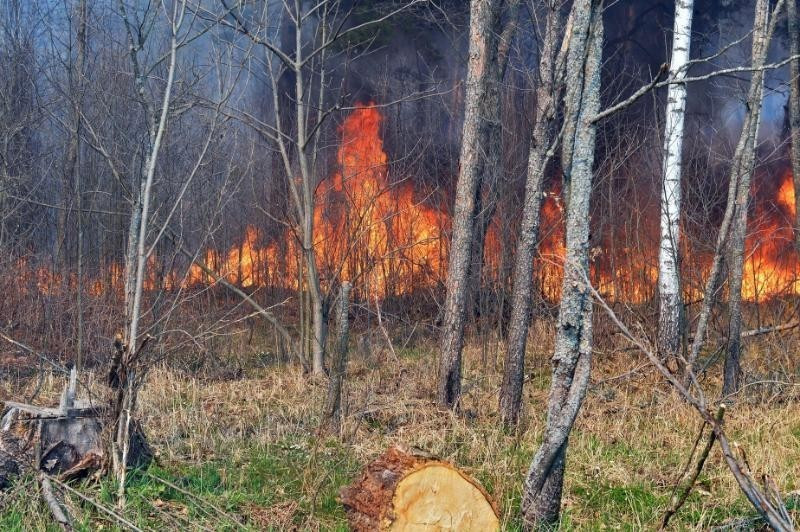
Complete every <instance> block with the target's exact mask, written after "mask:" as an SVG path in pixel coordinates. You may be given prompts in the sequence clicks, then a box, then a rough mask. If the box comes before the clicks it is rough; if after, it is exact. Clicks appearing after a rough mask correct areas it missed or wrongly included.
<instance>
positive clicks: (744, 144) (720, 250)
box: [687, 0, 783, 382]
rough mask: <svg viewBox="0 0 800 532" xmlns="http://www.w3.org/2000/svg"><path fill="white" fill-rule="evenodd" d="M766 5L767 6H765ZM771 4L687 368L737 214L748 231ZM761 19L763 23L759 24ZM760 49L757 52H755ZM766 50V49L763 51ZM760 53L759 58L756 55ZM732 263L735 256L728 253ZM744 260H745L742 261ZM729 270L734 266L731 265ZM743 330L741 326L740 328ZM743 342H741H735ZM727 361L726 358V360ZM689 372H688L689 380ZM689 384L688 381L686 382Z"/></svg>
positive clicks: (760, 15)
mask: <svg viewBox="0 0 800 532" xmlns="http://www.w3.org/2000/svg"><path fill="white" fill-rule="evenodd" d="M782 3H783V0H779V2H778V4H777V5H776V6H775V10H774V13H777V12H778V10H779V9H780V7H781V4H782ZM765 4H766V5H765ZM768 8H769V6H768V2H765V1H763V0H758V2H757V3H756V18H755V22H754V25H753V59H752V61H753V67H754V70H753V72H752V77H751V80H750V89H749V91H748V96H747V102H748V105H747V107H746V109H745V115H744V122H743V124H742V132H741V134H740V135H739V141H738V142H737V144H736V150H735V151H734V154H733V163H732V165H731V171H730V178H729V183H728V198H727V203H726V205H725V213H724V214H723V217H722V223H721V224H720V229H719V233H718V234H717V241H716V245H715V249H714V257H713V258H712V261H711V268H710V269H709V274H708V279H706V285H705V288H704V291H703V306H702V308H701V309H700V313H699V315H698V318H697V329H696V331H695V334H694V340H693V341H692V346H691V349H690V351H689V359H688V368H689V369H694V365H695V363H696V362H697V357H698V356H699V355H700V349H702V347H703V344H704V343H705V336H706V333H707V331H708V323H709V320H710V319H711V311H712V309H713V308H714V304H715V302H716V298H717V291H718V288H719V283H720V281H721V279H722V273H723V262H724V260H725V249H726V244H727V246H728V249H731V243H730V242H729V240H730V239H732V237H733V232H734V229H733V227H734V225H735V224H736V223H740V222H737V221H736V220H735V219H736V217H737V216H738V214H737V213H741V212H742V210H744V213H743V215H744V216H745V219H744V222H745V229H746V222H747V219H746V216H747V204H746V203H747V196H746V195H745V203H744V204H743V205H742V204H737V202H738V201H739V200H738V199H737V197H738V196H739V192H740V191H743V190H744V188H742V187H740V181H742V180H743V179H746V180H747V192H748V193H749V189H750V175H751V173H752V171H753V164H754V161H755V142H756V137H757V134H758V125H759V121H760V117H761V105H760V103H761V94H762V91H763V81H764V72H763V71H761V70H758V69H756V67H757V64H760V65H762V66H763V63H764V59H765V58H766V53H767V48H768V46H769V41H770V39H771V36H772V33H773V31H774V29H775V21H776V17H775V16H774V15H773V17H772V20H771V21H770V23H769V24H767V22H766V19H767V14H765V13H764V10H765V9H768ZM759 19H763V21H762V22H759ZM757 45H758V46H759V48H758V50H757V49H756V47H757ZM762 46H763V49H762V48H761V47H762ZM756 52H758V56H757V54H756ZM753 102H758V105H755V106H753V105H751V104H752V103H753ZM728 255H729V259H730V258H732V254H731V253H728ZM742 258H743V257H742ZM728 266H729V268H730V267H731V265H730V264H729V265H728ZM737 277H738V278H739V279H738V283H739V284H738V286H739V288H738V289H736V290H735V292H736V293H737V294H739V297H741V294H740V291H741V274H739V275H738V276H737ZM733 288H734V287H731V286H730V285H729V291H731V293H733V291H734V290H733ZM739 327H740V328H741V324H740V325H739ZM734 341H740V340H734ZM726 358H727V357H726ZM689 373H690V372H689V371H687V376H688V374H689ZM687 382H688V378H687Z"/></svg>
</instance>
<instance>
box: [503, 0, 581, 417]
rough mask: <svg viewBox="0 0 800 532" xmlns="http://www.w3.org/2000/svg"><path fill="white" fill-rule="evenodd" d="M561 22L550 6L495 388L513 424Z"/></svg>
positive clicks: (556, 91)
mask: <svg viewBox="0 0 800 532" xmlns="http://www.w3.org/2000/svg"><path fill="white" fill-rule="evenodd" d="M562 26H563V20H562V16H561V11H560V9H558V7H555V8H553V9H551V10H550V12H549V13H548V18H547V29H546V31H545V38H544V43H543V45H542V52H541V53H542V57H541V59H540V61H539V72H540V80H539V87H538V88H537V91H536V117H535V122H534V125H533V134H532V138H531V147H530V153H529V156H528V171H527V178H526V182H525V200H524V203H523V207H522V222H521V224H520V232H519V236H518V238H517V254H516V257H515V262H514V288H513V290H512V294H511V319H510V320H509V330H508V340H507V342H506V354H505V365H504V371H503V384H502V387H501V389H500V416H501V417H502V419H503V423H504V424H505V425H506V426H512V425H516V423H517V420H518V419H519V412H520V407H521V404H522V382H523V378H524V373H525V345H526V342H527V339H528V328H529V326H530V319H531V318H530V314H531V291H532V288H533V255H534V251H535V248H536V241H537V239H538V235H539V211H540V209H541V205H542V195H543V188H544V172H545V168H546V167H547V163H548V161H549V160H550V158H551V154H550V153H549V150H550V145H551V143H552V142H553V138H554V133H553V124H554V121H555V114H556V113H555V112H556V105H557V101H558V98H559V95H560V93H561V86H562V78H563V68H562V67H563V63H564V56H565V54H564V53H563V52H562V53H558V57H556V52H558V50H557V44H558V43H559V42H561V38H560V36H561V34H562V30H563V28H562ZM561 49H562V50H564V51H565V50H566V46H565V45H562V48H561ZM559 65H560V66H559Z"/></svg>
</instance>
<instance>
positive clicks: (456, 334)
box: [438, 0, 504, 408]
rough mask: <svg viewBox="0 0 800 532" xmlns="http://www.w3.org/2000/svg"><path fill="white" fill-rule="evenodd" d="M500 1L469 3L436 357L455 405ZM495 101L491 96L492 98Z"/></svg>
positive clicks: (446, 400)
mask: <svg viewBox="0 0 800 532" xmlns="http://www.w3.org/2000/svg"><path fill="white" fill-rule="evenodd" d="M503 3H504V0H471V3H470V30H469V43H470V44H469V61H468V66H467V81H466V85H467V90H466V98H465V99H466V109H465V113H464V130H463V137H462V141H461V155H460V159H459V161H460V168H461V173H460V174H459V177H458V183H457V185H456V200H455V207H454V212H453V222H452V231H453V233H452V236H451V244H450V258H449V264H448V272H447V296H446V298H445V303H444V319H443V323H442V341H441V354H440V359H439V393H438V400H439V404H440V405H442V406H445V407H449V408H452V407H455V406H456V405H457V403H458V399H459V396H460V395H461V351H462V349H463V347H464V322H465V318H466V300H467V294H468V292H469V290H468V284H469V263H470V259H471V257H472V240H473V236H474V235H473V229H474V220H475V205H476V196H477V193H478V190H479V185H480V178H481V175H482V174H483V169H484V164H485V155H484V154H485V150H486V144H485V140H486V139H487V136H488V130H490V129H491V125H490V123H489V120H487V117H489V116H490V115H489V112H488V110H487V102H491V101H492V98H493V96H492V94H491V93H492V91H495V92H496V91H497V86H496V84H494V83H492V81H493V79H492V70H493V69H494V68H496V61H497V49H498V37H497V28H498V23H499V20H500V14H501V12H502V6H503ZM494 97H496V96H494Z"/></svg>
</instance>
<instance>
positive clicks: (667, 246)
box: [658, 0, 694, 358]
mask: <svg viewBox="0 0 800 532" xmlns="http://www.w3.org/2000/svg"><path fill="white" fill-rule="evenodd" d="M693 11H694V1H693V0H675V22H674V25H673V30H672V58H671V59H670V65H669V76H670V79H672V80H674V81H675V83H671V84H670V85H669V89H668V92H667V111H666V124H665V126H664V167H663V168H664V169H663V174H662V185H661V246H660V247H659V249H658V265H659V268H658V298H659V314H658V316H659V318H658V333H659V350H660V351H661V354H662V356H665V357H668V358H674V357H675V356H676V355H677V353H678V350H679V349H680V345H681V342H680V336H681V315H682V301H681V284H680V267H679V261H678V255H679V250H680V246H679V244H680V217H681V155H682V153H683V122H684V115H685V109H686V85H685V84H684V83H681V81H682V80H683V79H684V78H685V77H686V72H687V69H688V62H689V49H690V46H691V42H692V14H693Z"/></svg>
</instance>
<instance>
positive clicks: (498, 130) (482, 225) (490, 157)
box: [470, 0, 519, 330]
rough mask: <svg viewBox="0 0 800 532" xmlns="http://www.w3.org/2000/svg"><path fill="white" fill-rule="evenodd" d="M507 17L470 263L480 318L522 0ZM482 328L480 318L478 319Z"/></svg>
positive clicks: (511, 2) (493, 74)
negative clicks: (505, 94)
mask: <svg viewBox="0 0 800 532" xmlns="http://www.w3.org/2000/svg"><path fill="white" fill-rule="evenodd" d="M507 3H508V6H507V9H506V11H507V20H506V21H505V22H504V23H503V24H502V31H501V32H500V38H499V41H498V43H497V60H496V61H494V62H493V63H492V64H491V65H490V72H489V83H493V84H494V86H495V88H494V90H489V91H488V93H487V100H486V102H485V106H486V122H487V128H486V131H485V135H486V139H485V141H484V142H483V143H481V145H483V146H485V147H484V150H485V151H486V156H485V162H484V164H483V175H482V176H480V177H479V179H480V185H479V186H480V192H479V193H478V194H477V197H476V206H475V213H476V216H475V227H474V228H473V235H474V237H473V242H474V246H473V248H472V263H471V265H470V275H471V278H472V281H471V283H470V284H471V302H472V304H471V307H472V308H471V314H472V315H473V317H475V318H480V317H481V313H482V312H484V311H485V309H483V308H481V302H482V301H481V300H482V294H483V292H484V290H483V288H484V287H483V262H484V256H485V247H486V235H487V234H488V233H489V227H490V225H491V223H492V218H493V217H494V213H495V211H496V209H497V201H498V199H499V197H500V191H499V190H498V189H499V187H501V186H502V183H501V177H502V174H503V123H502V114H503V107H502V84H503V79H504V78H505V74H506V70H507V68H508V59H509V55H510V50H511V42H512V41H513V39H514V33H515V32H516V29H517V17H518V11H519V0H508V2H507ZM478 328H479V330H480V321H479V322H478Z"/></svg>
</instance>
